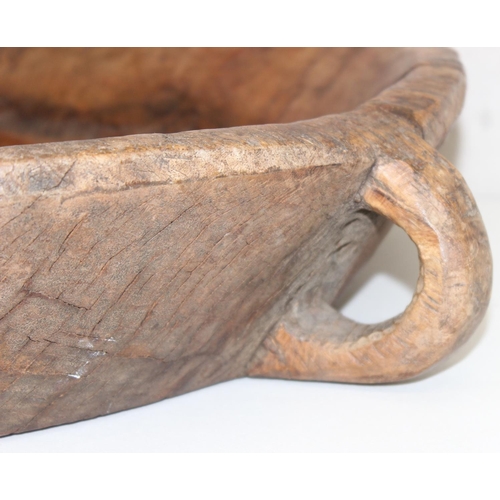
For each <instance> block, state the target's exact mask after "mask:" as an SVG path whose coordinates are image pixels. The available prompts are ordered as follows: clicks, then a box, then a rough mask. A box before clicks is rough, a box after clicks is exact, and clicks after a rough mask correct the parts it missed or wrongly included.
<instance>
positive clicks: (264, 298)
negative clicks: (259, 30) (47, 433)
mask: <svg viewBox="0 0 500 500" xmlns="http://www.w3.org/2000/svg"><path fill="white" fill-rule="evenodd" d="M33 82H36V85H33ZM0 96H1V99H0V104H1V108H0V109H1V111H0V140H1V141H2V143H3V144H23V143H30V142H49V141H55V142H52V143H47V144H35V145H15V146H11V147H4V148H1V149H0V179H1V181H0V204H1V212H0V217H1V221H0V226H1V227H0V234H1V239H0V245H1V246H0V252H1V253H0V263H1V276H0V298H1V301H0V318H1V319H0V409H1V411H0V415H1V417H0V435H6V434H11V433H16V432H24V431H27V430H33V429H39V428H43V427H47V426H51V425H56V424H60V423H67V422H72V421H76V420H80V419H85V418H91V417H94V416H98V415H103V414H107V413H111V412H115V411H119V410H123V409H127V408H131V407H134V406H139V405H143V404H147V403H150V402H153V401H157V400H159V399H162V398H165V397H170V396H174V395H177V394H182V393H184V392H187V391H190V390H194V389H197V388H200V387H203V386H206V385H209V384H214V383H217V382H221V381H224V380H229V379H233V378H236V377H243V376H246V375H253V376H272V377H284V378H300V379H314V380H332V381H348V382H369V383H373V382H390V381H395V380H402V379H406V378H409V377H412V376H414V375H416V374H418V373H420V372H421V371H423V370H425V369H426V368H427V367H429V366H430V365H432V364H433V363H435V362H436V361H438V360H439V359H440V358H442V357H443V356H445V355H446V354H447V353H449V352H450V351H451V350H452V349H453V348H454V347H456V346H457V345H459V344H460V343H462V342H464V341H465V340H466V339H467V337H468V336H469V335H470V334H471V333H472V332H473V330H474V328H475V326H476V325H477V324H478V322H479V321H480V319H481V318H482V316H483V314H484V312H485V309H486V306H487V303H488V300H489V294H490V288H491V256H490V251H489V246H488V240H487V236H486V233H485V230H484V227H483V225H482V221H481V217H480V215H479V213H478V211H477V208H476V206H475V203H474V200H473V198H472V195H471V194H470V192H469V190H468V189H467V187H466V185H465V183H464V181H463V179H462V178H461V176H460V174H459V173H458V172H457V171H456V170H455V169H454V167H452V166H451V165H450V164H449V163H448V162H447V161H446V160H445V159H443V158H442V157H441V156H440V155H439V154H438V153H437V152H436V151H435V149H434V147H435V146H437V145H439V143H440V142H441V141H442V140H443V139H444V137H445V135H446V133H447V131H448V130H449V127H450V125H451V124H452V122H453V121H454V119H455V118H456V116H457V114H458V112H459V111H460V108H461V105H462V101H463V96H464V76H463V72H462V69H461V66H460V63H459V62H458V60H457V58H456V55H455V53H454V52H452V51H449V50H445V49H434V50H431V49H365V50H360V49H154V50H150V49H147V50H145V49H133V50H131V49H99V50H98V49H26V50H19V51H16V50H4V51H3V52H1V53H0ZM297 120H302V121H297ZM258 123H262V124H263V125H252V124H258ZM248 124H250V125H252V126H241V125H248ZM176 126H177V127H178V128H177V129H176V128H175V127H176ZM217 126H225V127H230V128H224V129H214V130H197V131H187V132H182V133H178V134H171V133H170V132H172V131H173V130H183V129H191V128H201V127H217ZM153 131H154V132H161V133H154V134H153V133H148V134H147V135H133V136H127V137H115V138H112V137H107V138H101V139H93V140H82V141H78V142H59V141H63V140H67V139H77V138H78V139H89V138H94V137H102V136H111V135H121V134H129V133H136V132H153ZM164 133H168V134H167V135H165V134H164ZM383 216H385V217H387V219H389V220H392V221H393V222H395V223H396V224H399V225H400V226H401V227H403V229H405V230H406V231H407V233H408V234H409V236H410V237H411V238H412V239H413V240H414V242H415V243H416V245H417V247H418V249H419V255H420V260H421V277H420V280H419V284H418V287H417V291H416V293H415V296H414V299H413V301H412V303H411V304H410V306H409V307H408V308H407V310H406V311H405V312H404V313H403V314H402V315H401V316H399V317H398V318H395V319H394V320H391V321H388V322H386V323H384V324H383V325H360V324H357V323H355V322H352V321H350V320H347V319H346V318H343V317H342V316H341V315H340V314H339V313H338V312H336V311H335V310H334V309H333V308H332V307H331V304H332V303H334V301H335V298H336V297H337V296H338V294H339V293H340V291H341V289H342V287H343V286H344V285H345V283H346V282H347V280H348V279H349V277H350V276H351V275H352V273H353V272H355V270H356V269H357V268H358V267H359V265H360V263H361V262H363V260H365V259H366V258H367V257H368V256H369V255H370V253H371V251H372V250H373V249H374V248H375V246H376V244H377V243H378V242H379V241H380V239H381V237H382V236H383V235H384V233H385V231H386V230H387V228H388V222H387V219H386V218H385V217H383Z"/></svg>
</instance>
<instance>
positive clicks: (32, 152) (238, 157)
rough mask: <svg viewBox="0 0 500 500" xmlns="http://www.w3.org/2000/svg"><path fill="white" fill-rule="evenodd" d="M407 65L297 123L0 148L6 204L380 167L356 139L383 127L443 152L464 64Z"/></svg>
mask: <svg viewBox="0 0 500 500" xmlns="http://www.w3.org/2000/svg"><path fill="white" fill-rule="evenodd" d="M404 57H407V58H408V59H409V60H410V61H411V64H410V66H409V69H408V70H407V71H406V72H405V73H404V74H403V76H402V77H401V78H399V79H398V80H397V81H396V82H394V83H393V84H391V85H389V86H388V87H386V88H385V89H384V90H382V92H380V93H379V94H377V95H376V96H374V97H373V98H371V99H369V100H367V101H365V102H364V103H362V104H360V105H359V106H358V107H357V108H355V109H353V110H350V111H346V112H344V113H339V114H326V115H323V116H320V117H316V118H311V119H307V120H301V121H296V122H290V123H279V124H259V125H245V126H236V127H229V128H217V129H200V130H191V131H184V132H176V133H169V134H162V133H153V134H135V135H125V136H119V137H108V138H99V139H86V140H76V141H63V142H51V143H41V144H29V145H16V146H4V147H1V148H0V198H1V197H6V198H10V197H12V196H18V195H33V196H34V195H41V194H45V195H49V196H51V195H53V194H56V193H58V192H60V191H61V190H64V192H65V193H68V192H71V193H73V192H75V193H76V192H82V191H87V192H88V191H96V190H98V191H116V190H122V189H130V188H135V187H144V186H148V185H158V184H173V183H180V182H186V181H192V180H201V179H207V178H217V177H226V176H234V175H248V174H262V173H266V172H271V171H275V170H291V169H296V168H305V167H317V166H332V165H349V164H352V163H354V162H359V161H363V162H366V163H370V162H371V163H373V162H374V161H375V159H376V156H377V154H376V152H375V151H371V148H370V147H369V145H366V144H365V145H363V146H361V147H360V146H359V145H355V144H354V142H355V141H353V140H352V133H353V132H352V131H354V134H355V132H356V129H358V130H361V129H362V128H367V127H368V128H369V127H376V126H377V123H379V122H381V121H382V122H386V123H389V128H390V127H391V126H392V127H394V128H399V129H404V130H407V131H411V132H412V133H416V134H417V135H418V136H420V137H421V138H422V139H424V140H425V141H426V142H428V143H429V144H430V145H431V146H434V147H436V146H438V145H439V144H440V143H441V142H442V141H443V140H444V138H445V136H446V134H447V132H448V131H449V129H450V127H451V125H452V124H453V122H454V121H455V119H456V118H457V116H458V114H459V112H460V110H461V108H462V105H463V101H464V96H465V75H464V71H463V67H462V64H461V63H460V61H459V58H458V54H457V53H456V52H455V51H454V50H452V49H445V48H407V49H404ZM347 130H348V131H349V133H346V131H347ZM360 159H361V160H360ZM78 164H80V165H78ZM137 164H141V165H142V167H141V169H140V170H139V169H137V168H136V166H137Z"/></svg>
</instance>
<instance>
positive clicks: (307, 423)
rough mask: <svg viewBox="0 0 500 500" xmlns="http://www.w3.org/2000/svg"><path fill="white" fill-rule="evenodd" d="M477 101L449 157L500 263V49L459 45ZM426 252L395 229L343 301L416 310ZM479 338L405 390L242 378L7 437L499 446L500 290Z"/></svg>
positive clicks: (281, 447) (231, 445) (161, 444)
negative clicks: (421, 256)
mask: <svg viewBox="0 0 500 500" xmlns="http://www.w3.org/2000/svg"><path fill="white" fill-rule="evenodd" d="M458 50H459V54H460V56H461V59H462V61H463V63H464V65H465V68H466V72H467V77H468V89H467V98H466V104H465V107H464V110H463V112H462V114H461V117H460V118H459V120H458V122H457V124H456V125H455V126H454V128H453V129H452V131H451V132H450V135H449V137H448V139H447V141H446V142H445V144H444V145H443V147H442V152H443V153H444V154H445V156H447V157H448V158H449V159H450V160H451V161H452V162H453V163H454V164H455V165H456V166H457V167H458V168H459V170H460V171H461V172H462V174H463V175H464V177H465V179H466V180H467V182H468V184H469V186H470V188H471V190H472V192H473V193H474V196H475V197H476V201H477V203H478V206H479V208H480V211H481V212H482V215H483V219H484V221H485V224H486V227H487V230H488V233H489V236H490V242H491V246H492V251H493V258H494V261H495V262H497V261H498V259H499V257H500V223H499V218H500V159H499V154H498V145H499V144H500V49H458ZM417 272H418V263H417V255H416V251H415V249H414V247H413V244H412V243H411V242H410V241H409V239H408V238H407V237H406V235H405V234H404V233H402V231H400V230H398V229H393V230H391V233H390V234H389V235H388V237H387V238H386V240H385V241H384V243H383V244H382V245H381V246H380V247H379V249H378V251H377V253H376V254H375V256H374V258H373V259H372V260H371V261H370V262H369V263H368V264H367V266H365V268H363V269H362V270H361V271H360V273H359V274H358V276H357V277H356V279H355V280H354V282H353V284H352V286H351V287H350V289H349V290H348V292H347V294H346V296H345V297H344V300H343V309H342V310H343V312H344V313H345V314H346V315H348V316H350V317H352V318H354V319H358V320H360V321H363V322H373V321H379V320H382V319H386V318H388V317H391V316H393V315H394V314H397V313H399V312H401V311H402V310H403V309H404V307H405V306H406V305H407V304H408V302H409V301H410V299H411V296H412V293H413V287H414V284H415V281H416V276H417ZM494 272H495V276H494V290H493V296H492V300H491V304H490V308H489V311H488V313H487V315H486V318H485V320H484V321H483V323H482V324H481V325H480V327H479V328H478V330H477V332H476V333H475V335H474V336H473V338H472V339H471V340H470V341H469V342H468V343H467V344H466V345H465V346H463V347H462V348H461V349H460V350H459V351H458V352H456V353H455V354H454V355H453V356H452V357H451V358H450V359H448V360H446V361H445V362H443V363H442V364H440V365H439V366H437V367H436V368H435V369H433V371H432V372H431V373H430V374H427V375H426V376H425V377H421V378H420V379H419V380H416V381H412V382H407V383H400V384H395V385H380V386H356V385H346V384H333V383H316V382H291V381H280V380H258V379H242V380H236V381H232V382H227V383H224V384H219V385H217V386H214V387H210V388H206V389H202V390H199V391H196V392H193V393H190V394H186V395H183V396H179V397H176V398H173V399H170V400H165V401H161V402H159V403H155V404H152V405H149V406H147V407H143V408H139V409H134V410H129V411H126V412H122V413H119V414H115V415H109V416H106V417H100V418H97V419H94V420H90V421H85V422H79V423H75V424H70V425H64V426H60V427H56V428H51V429H45V430H40V431H35V432H31V433H27V434H22V435H17V436H9V437H6V438H1V439H0V451H1V452H14V451H47V452H50V451H82V452H84V451H94V452H103V451H118V452H121V451H171V452H172V451H173V452H180V451H201V452H203V451H233V452H238V451H264V452H275V451H332V452H335V451H365V452H371V451H378V452H384V451H400V452H401V451H402V452H405V451H429V452H434V451H500V431H499V430H498V425H499V422H500V363H499V362H498V359H499V356H500V296H499V294H498V293H497V288H498V285H499V284H500V281H499V277H498V272H497V271H496V269H495V271H494Z"/></svg>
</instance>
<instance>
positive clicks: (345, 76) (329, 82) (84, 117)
mask: <svg viewBox="0 0 500 500" xmlns="http://www.w3.org/2000/svg"><path fill="white" fill-rule="evenodd" d="M405 55H407V54H406V53H405V51H404V50H403V49H375V48H369V49H360V48H319V49H318V48H154V49H147V48H134V49H130V48H128V49H127V48H126V49H117V48H105V49H102V48H90V49H89V48H68V49H62V48H34V49H2V50H1V51H0V146H6V145H13V144H29V143H37V142H51V141H63V140H74V139H92V138H98V137H110V136H118V135H129V134H137V133H172V132H180V131H186V130H196V129H202V128H219V127H234V126H240V125H253V124H264V123H286V122H292V121H297V120H303V119H309V118H315V117H317V116H322V115H325V114H331V113H341V112H345V111H349V110H351V109H353V108H355V107H356V106H358V105H359V104H361V103H363V102H365V101H366V100H368V99H370V98H371V97H373V96H375V95H376V94H378V93H379V92H380V91H381V90H383V89H384V88H386V87H387V86H389V85H390V84H392V83H394V82H395V81H396V80H397V79H399V78H400V77H401V76H403V75H404V73H405V71H407V68H408V58H407V57H405Z"/></svg>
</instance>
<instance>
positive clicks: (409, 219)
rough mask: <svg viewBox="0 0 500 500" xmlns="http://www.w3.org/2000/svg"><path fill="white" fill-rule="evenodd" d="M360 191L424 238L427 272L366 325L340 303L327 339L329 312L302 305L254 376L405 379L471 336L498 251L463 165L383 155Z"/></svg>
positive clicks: (264, 350) (266, 348)
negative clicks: (399, 304) (394, 307)
mask: <svg viewBox="0 0 500 500" xmlns="http://www.w3.org/2000/svg"><path fill="white" fill-rule="evenodd" d="M361 195H362V198H363V200H364V202H365V203H366V205H367V206H368V208H369V209H370V210H373V211H375V212H378V213H380V214H382V215H384V216H386V217H387V218H389V219H390V220H392V221H393V222H394V223H396V224H397V225H399V226H400V227H401V228H403V229H404V230H405V231H406V233H407V234H408V235H409V237H410V238H411V239H412V240H413V241H414V242H415V244H416V245H417V248H418V252H419V257H420V277H419V280H418V284H417V289H416V291H415V295H414V297H413V300H412V301H411V303H410V305H409V306H408V307H407V308H406V310H405V311H404V313H403V314H402V315H400V316H398V317H397V318H394V319H393V320H390V321H389V322H386V323H384V324H379V325H361V324H358V323H355V322H353V321H351V320H349V319H347V318H345V317H343V316H342V315H340V313H338V312H336V311H333V313H334V314H332V315H331V316H330V318H333V323H334V324H332V328H331V331H332V333H331V335H330V336H329V337H328V338H325V335H324V333H321V331H323V332H324V315H323V319H319V317H318V318H317V319H316V320H314V307H313V308H312V309H311V306H310V305H309V312H307V313H304V311H303V310H300V308H295V311H293V312H291V313H290V314H289V315H288V316H287V317H286V318H284V320H283V322H282V323H281V324H280V325H279V327H278V328H277V329H276V331H275V332H274V333H273V334H272V335H271V336H270V337H268V338H267V339H266V340H265V342H264V344H263V345H262V346H261V350H260V351H258V352H257V355H256V357H255V358H254V364H253V365H252V366H251V367H250V370H249V374H250V375H252V376H266V377H279V378H294V379H295V378H296V379H308V380H329V381H343V382H359V383H378V382H390V381H397V380H402V379H407V378H410V377H414V376H415V375H417V374H419V373H420V372H422V371H423V370H425V369H426V368H428V367H430V366H431V365H433V364H434V363H435V362H437V361H438V360H440V359H441V358H442V357H444V356H446V355H447V354H448V353H450V352H451V351H452V350H453V349H454V348H455V347H457V346H458V345H460V344H461V343H463V342H464V341H465V340H466V339H467V338H468V337H469V336H470V334H471V333H472V332H473V331H474V329H475V328H476V326H477V325H478V323H479V322H480V320H481V319H482V317H483V315H484V312H485V310H486V306H487V304H488V301H489V296H490V290H491V254H490V248H489V243H488V238H487V236H486V232H485V229H484V226H483V222H482V220H481V216H480V214H479V212H478V210H477V207H476V204H475V202H474V199H473V198H472V195H471V193H470V191H469V189H468V187H467V186H466V184H465V182H464V180H463V178H462V177H461V175H460V174H459V173H458V171H457V170H456V169H455V168H454V167H453V166H452V165H451V164H450V163H449V162H447V161H446V160H445V159H444V158H442V157H440V156H439V155H437V154H436V161H435V162H432V164H430V165H427V166H425V167H424V168H422V169H419V170H418V169H416V168H413V167H412V166H410V165H409V164H407V163H405V162H402V161H399V160H390V159H381V160H379V161H378V163H377V165H376V166H375V167H374V168H373V170H372V172H371V174H370V177H369V178H368V180H367V182H366V184H365V185H364V186H363V188H362V191H361ZM305 316H308V317H307V318H305ZM311 318H313V320H311ZM321 321H323V324H320V323H321Z"/></svg>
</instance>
